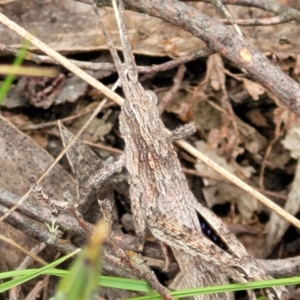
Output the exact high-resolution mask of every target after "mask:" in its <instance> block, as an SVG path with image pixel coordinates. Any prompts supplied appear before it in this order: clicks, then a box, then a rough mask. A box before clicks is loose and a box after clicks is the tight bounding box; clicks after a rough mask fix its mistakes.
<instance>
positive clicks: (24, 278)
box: [0, 250, 78, 293]
mask: <svg viewBox="0 0 300 300" xmlns="http://www.w3.org/2000/svg"><path fill="white" fill-rule="evenodd" d="M77 252H78V250H77V251H74V252H72V253H70V254H68V255H66V256H64V257H62V258H60V259H58V260H56V261H54V262H53V263H51V264H48V265H47V266H45V267H42V268H40V269H37V270H20V271H30V272H28V273H26V274H25V275H23V276H21V277H18V278H14V279H12V280H10V281H8V282H4V283H2V284H1V285H0V293H3V292H5V291H7V290H9V289H11V288H13V287H15V286H17V285H20V284H22V283H24V282H26V281H29V280H31V279H33V278H35V277H37V276H39V275H41V274H44V273H45V272H46V271H47V270H49V269H53V268H54V267H56V266H57V265H59V264H61V263H62V262H64V261H65V260H67V259H68V258H70V257H72V256H73V255H74V254H76V253H77ZM16 272H18V271H16ZM0 275H2V278H3V274H0ZM0 278H1V277H0Z"/></svg>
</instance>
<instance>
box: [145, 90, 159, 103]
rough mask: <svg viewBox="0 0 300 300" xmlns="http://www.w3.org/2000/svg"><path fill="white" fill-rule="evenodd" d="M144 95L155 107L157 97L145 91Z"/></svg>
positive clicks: (151, 92)
mask: <svg viewBox="0 0 300 300" xmlns="http://www.w3.org/2000/svg"><path fill="white" fill-rule="evenodd" d="M145 95H146V98H147V100H148V101H149V102H151V103H153V104H155V105H156V104H157V96H156V94H155V93H154V92H153V91H150V90H148V91H145Z"/></svg>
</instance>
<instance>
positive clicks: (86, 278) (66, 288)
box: [53, 220, 108, 300]
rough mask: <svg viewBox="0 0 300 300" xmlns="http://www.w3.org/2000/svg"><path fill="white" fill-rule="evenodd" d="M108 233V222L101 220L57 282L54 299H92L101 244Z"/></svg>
mask: <svg viewBox="0 0 300 300" xmlns="http://www.w3.org/2000/svg"><path fill="white" fill-rule="evenodd" d="M107 233H108V224H107V223H106V222H105V221H104V220H101V221H100V222H99V223H98V224H97V226H95V229H94V231H93V234H92V236H91V239H90V240H89V242H88V244H87V245H86V246H85V247H84V249H83V250H82V251H81V253H80V254H79V255H78V257H77V258H76V260H75V261H74V262H73V264H72V266H71V268H70V272H69V273H68V275H67V276H66V277H65V278H63V279H62V280H61V282H60V284H59V288H58V290H57V293H56V294H55V296H54V298H53V299H55V300H67V299H72V300H93V299H96V292H97V288H98V280H99V272H100V262H101V252H102V244H103V242H104V240H105V238H106V236H107Z"/></svg>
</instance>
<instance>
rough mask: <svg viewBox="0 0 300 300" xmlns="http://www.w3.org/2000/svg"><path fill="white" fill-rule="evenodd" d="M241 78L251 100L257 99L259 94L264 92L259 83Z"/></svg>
mask: <svg viewBox="0 0 300 300" xmlns="http://www.w3.org/2000/svg"><path fill="white" fill-rule="evenodd" d="M242 80H243V83H244V86H245V88H246V90H247V91H248V93H249V95H250V96H251V97H252V99H253V100H258V99H259V96H260V95H263V94H264V93H265V89H264V88H263V87H262V86H261V85H260V84H258V83H256V82H254V81H252V80H249V79H247V78H243V79H242Z"/></svg>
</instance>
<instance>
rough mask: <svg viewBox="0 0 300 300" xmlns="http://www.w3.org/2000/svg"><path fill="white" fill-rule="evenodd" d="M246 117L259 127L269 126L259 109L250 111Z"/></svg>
mask: <svg viewBox="0 0 300 300" xmlns="http://www.w3.org/2000/svg"><path fill="white" fill-rule="evenodd" d="M246 117H247V118H249V120H250V121H251V122H252V123H253V124H254V125H256V126H258V127H268V126H269V124H268V122H267V120H266V118H265V116H264V115H263V114H262V113H261V111H260V110H259V109H258V108H256V109H252V110H249V111H248V112H247V113H246Z"/></svg>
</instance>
